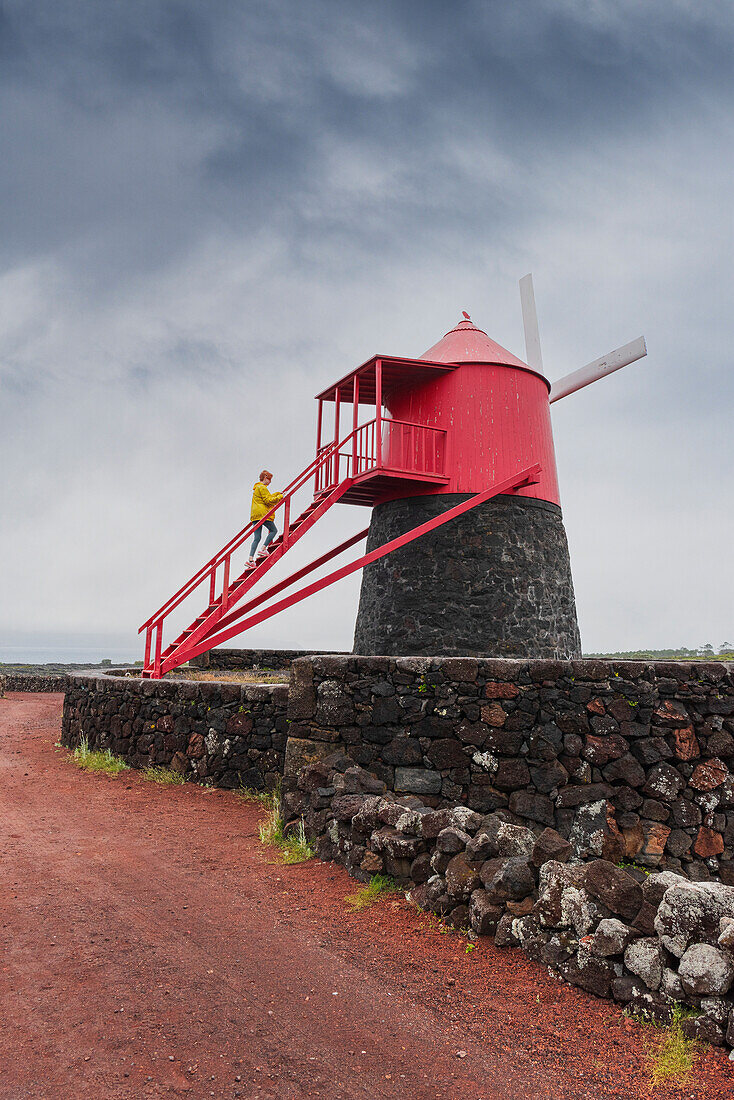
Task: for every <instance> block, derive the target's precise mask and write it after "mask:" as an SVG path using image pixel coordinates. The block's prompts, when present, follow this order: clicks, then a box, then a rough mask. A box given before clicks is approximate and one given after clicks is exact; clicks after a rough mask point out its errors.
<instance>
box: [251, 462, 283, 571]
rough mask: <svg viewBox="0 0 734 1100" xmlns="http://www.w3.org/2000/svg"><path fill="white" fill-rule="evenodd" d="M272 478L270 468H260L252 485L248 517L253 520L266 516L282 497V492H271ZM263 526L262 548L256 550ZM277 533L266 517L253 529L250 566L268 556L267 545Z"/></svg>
mask: <svg viewBox="0 0 734 1100" xmlns="http://www.w3.org/2000/svg"><path fill="white" fill-rule="evenodd" d="M272 480H273V475H272V474H271V473H270V470H262V472H261V473H260V480H259V481H257V482H256V483H255V484H254V485H253V487H252V509H251V511H250V519H251V520H252V521H253V522H255V521H257V520H259V519H262V518H263V516H266V515H267V514H268V512H269V511H270V509H271V508H272V507H273V505H274V504H277V503H278V501H279V500H282V499H283V494H282V493H271V492H270V489H269V485H270V482H271V481H272ZM263 527H267V529H268V533H267V535H266V536H265V542H264V543H263V547H262V550H258V551H257V554H255V551H256V550H257V547H258V543H259V542H260V536H261V534H262V531H263ZM277 533H278V528H277V527H276V526H275V524H274V523H273V521H272V519H266V520H265V523H261V524H260V526H259V527H258V528H257V530H256V531H255V537H254V538H253V540H252V546H251V547H250V559H249V561H248V562H247V564H248V565H250V566H252V565H255V564H256V561H260V560H261V559H262V558H266V557H267V556H268V546H270V543H271V542H272V541H273V539H274V538H275V536H276V534H277Z"/></svg>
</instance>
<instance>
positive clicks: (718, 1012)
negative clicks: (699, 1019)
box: [700, 997, 732, 1029]
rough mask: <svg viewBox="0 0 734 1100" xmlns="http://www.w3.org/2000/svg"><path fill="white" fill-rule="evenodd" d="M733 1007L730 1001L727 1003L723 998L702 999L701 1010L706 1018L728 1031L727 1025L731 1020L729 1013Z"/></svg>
mask: <svg viewBox="0 0 734 1100" xmlns="http://www.w3.org/2000/svg"><path fill="white" fill-rule="evenodd" d="M731 1007H732V1005H731V1002H730V1001H725V1000H724V998H723V997H702V998H701V1004H700V1009H701V1012H702V1013H703V1014H704V1016H708V1017H709V1019H711V1020H713V1021H714V1023H715V1024H718V1025H719V1027H722V1028H724V1029H726V1023H727V1020H728V1019H729V1011H730V1009H731Z"/></svg>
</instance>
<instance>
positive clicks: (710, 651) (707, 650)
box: [701, 642, 715, 657]
mask: <svg viewBox="0 0 734 1100" xmlns="http://www.w3.org/2000/svg"><path fill="white" fill-rule="evenodd" d="M701 656H702V657H713V656H715V651H714V647H713V646H712V645H711V642H706V645H702V646H701Z"/></svg>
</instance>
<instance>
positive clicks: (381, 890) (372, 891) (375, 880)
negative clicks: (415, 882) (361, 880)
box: [344, 875, 401, 912]
mask: <svg viewBox="0 0 734 1100" xmlns="http://www.w3.org/2000/svg"><path fill="white" fill-rule="evenodd" d="M399 893H401V890H400V887H399V886H398V885H397V883H396V882H395V881H394V879H391V878H390V876H389V875H373V876H372V878H371V879H370V881H369V882H368V883H367V885H366V886H363V887H362V889H361V890H357V891H356V892H355V893H354V894H347V896H346V897H345V899H344V900H345V902H346V903H347V905H348V906H349V907H350V909H353V910H354V911H355V912H359V911H360V910H361V909H369V907H370V905H374V904H375V902H377V901H381V900H382V898H386V897H388V896H389V895H390V894H399Z"/></svg>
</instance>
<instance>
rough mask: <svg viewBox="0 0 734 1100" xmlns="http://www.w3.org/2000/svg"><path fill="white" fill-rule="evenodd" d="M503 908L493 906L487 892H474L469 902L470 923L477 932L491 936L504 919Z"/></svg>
mask: <svg viewBox="0 0 734 1100" xmlns="http://www.w3.org/2000/svg"><path fill="white" fill-rule="evenodd" d="M502 913H503V910H502V907H501V906H499V905H493V904H492V902H491V901H490V899H489V894H488V893H487V891H486V890H474V892H473V893H472V895H471V899H470V901H469V921H470V923H471V926H472V928H473V929H474V931H475V932H478V933H479V934H481V935H484V936H489V935H492V933H493V932H495V930H496V928H497V925H498V924H499V922H500V920H501V919H502Z"/></svg>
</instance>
